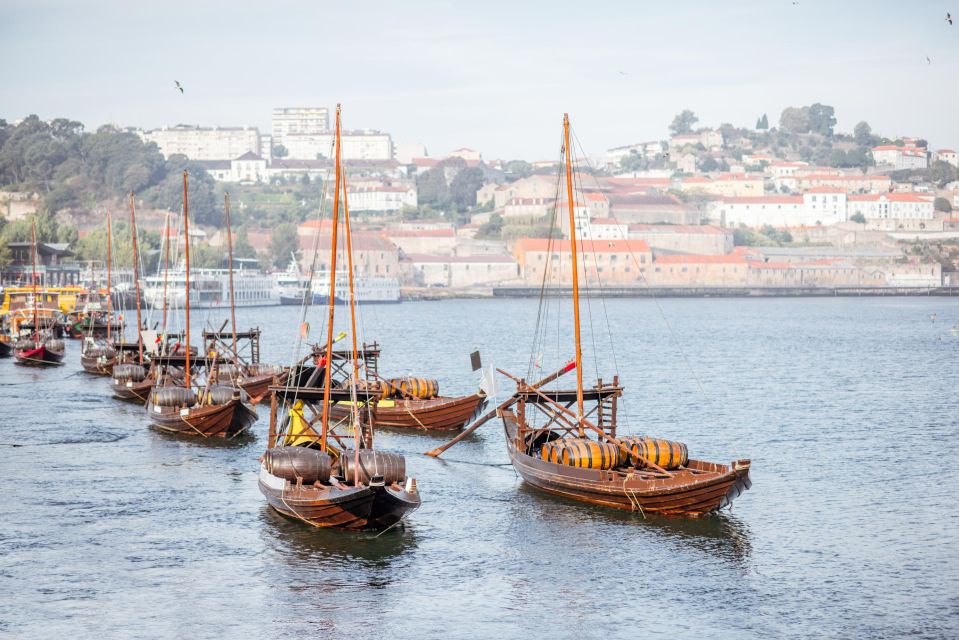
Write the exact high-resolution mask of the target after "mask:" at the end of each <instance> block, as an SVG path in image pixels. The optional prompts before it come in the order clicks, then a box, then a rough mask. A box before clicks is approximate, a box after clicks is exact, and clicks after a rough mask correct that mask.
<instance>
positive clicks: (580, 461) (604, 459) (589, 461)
mask: <svg viewBox="0 0 959 640" xmlns="http://www.w3.org/2000/svg"><path fill="white" fill-rule="evenodd" d="M541 456H542V458H543V460H548V461H549V462H554V463H556V464H565V465H568V466H570V467H581V468H584V469H612V468H613V467H615V466H616V465H617V464H618V463H619V447H617V446H616V445H614V444H611V443H609V442H597V441H595V440H589V439H587V438H563V439H562V440H553V441H552V442H547V443H546V444H544V445H543V449H542V451H541Z"/></svg>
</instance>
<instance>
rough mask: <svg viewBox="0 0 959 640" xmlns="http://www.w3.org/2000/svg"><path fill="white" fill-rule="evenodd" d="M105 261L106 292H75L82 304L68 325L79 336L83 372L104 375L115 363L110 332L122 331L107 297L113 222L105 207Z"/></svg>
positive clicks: (110, 287)
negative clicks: (81, 340)
mask: <svg viewBox="0 0 959 640" xmlns="http://www.w3.org/2000/svg"><path fill="white" fill-rule="evenodd" d="M106 225H107V233H106V236H107V261H106V277H107V288H106V294H105V295H103V296H101V295H100V292H99V291H98V290H96V289H95V288H94V289H93V290H92V291H90V292H88V293H87V294H86V295H85V296H82V295H78V296H77V305H78V306H79V305H83V306H82V307H81V310H80V312H79V315H78V316H77V317H76V319H75V321H74V322H73V323H72V324H70V325H69V332H70V336H71V337H77V338H83V344H82V345H81V346H80V366H81V367H83V370H84V371H86V372H87V373H91V374H93V375H98V376H108V375H110V374H111V373H112V372H113V365H115V364H117V362H118V359H117V349H116V348H114V345H113V338H114V337H115V335H114V332H117V333H118V334H119V333H121V332H122V331H123V326H122V325H120V323H114V322H113V313H112V311H113V310H112V305H111V301H112V298H113V269H112V267H113V265H112V261H113V225H112V224H111V218H110V211H109V210H107V215H106ZM101 330H102V331H101Z"/></svg>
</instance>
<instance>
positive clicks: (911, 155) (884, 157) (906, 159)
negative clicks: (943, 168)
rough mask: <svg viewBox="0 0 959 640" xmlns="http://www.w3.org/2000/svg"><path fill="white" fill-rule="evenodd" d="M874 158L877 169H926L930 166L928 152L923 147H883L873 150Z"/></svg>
mask: <svg viewBox="0 0 959 640" xmlns="http://www.w3.org/2000/svg"><path fill="white" fill-rule="evenodd" d="M872 157H873V160H875V161H876V166H877V167H885V166H888V167H892V168H894V169H925V168H926V167H928V166H929V161H928V159H927V157H926V150H925V149H923V148H922V147H897V146H895V145H881V146H878V147H873V148H872Z"/></svg>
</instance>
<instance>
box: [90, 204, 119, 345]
mask: <svg viewBox="0 0 959 640" xmlns="http://www.w3.org/2000/svg"><path fill="white" fill-rule="evenodd" d="M112 236H113V222H112V220H111V218H110V210H109V209H107V344H110V326H111V325H112V324H113V306H112V300H113V272H112V270H111V268H112V262H113V242H112ZM87 322H89V323H90V333H91V335H92V333H93V322H91V320H90V319H89V318H88V319H87Z"/></svg>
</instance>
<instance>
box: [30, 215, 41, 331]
mask: <svg viewBox="0 0 959 640" xmlns="http://www.w3.org/2000/svg"><path fill="white" fill-rule="evenodd" d="M30 259H31V260H32V261H33V274H32V275H33V339H34V342H35V343H36V344H37V345H39V343H40V312H39V311H38V310H37V296H38V295H39V293H38V292H37V278H38V275H39V274H37V216H36V215H34V216H33V251H32V252H31V255H30Z"/></svg>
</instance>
